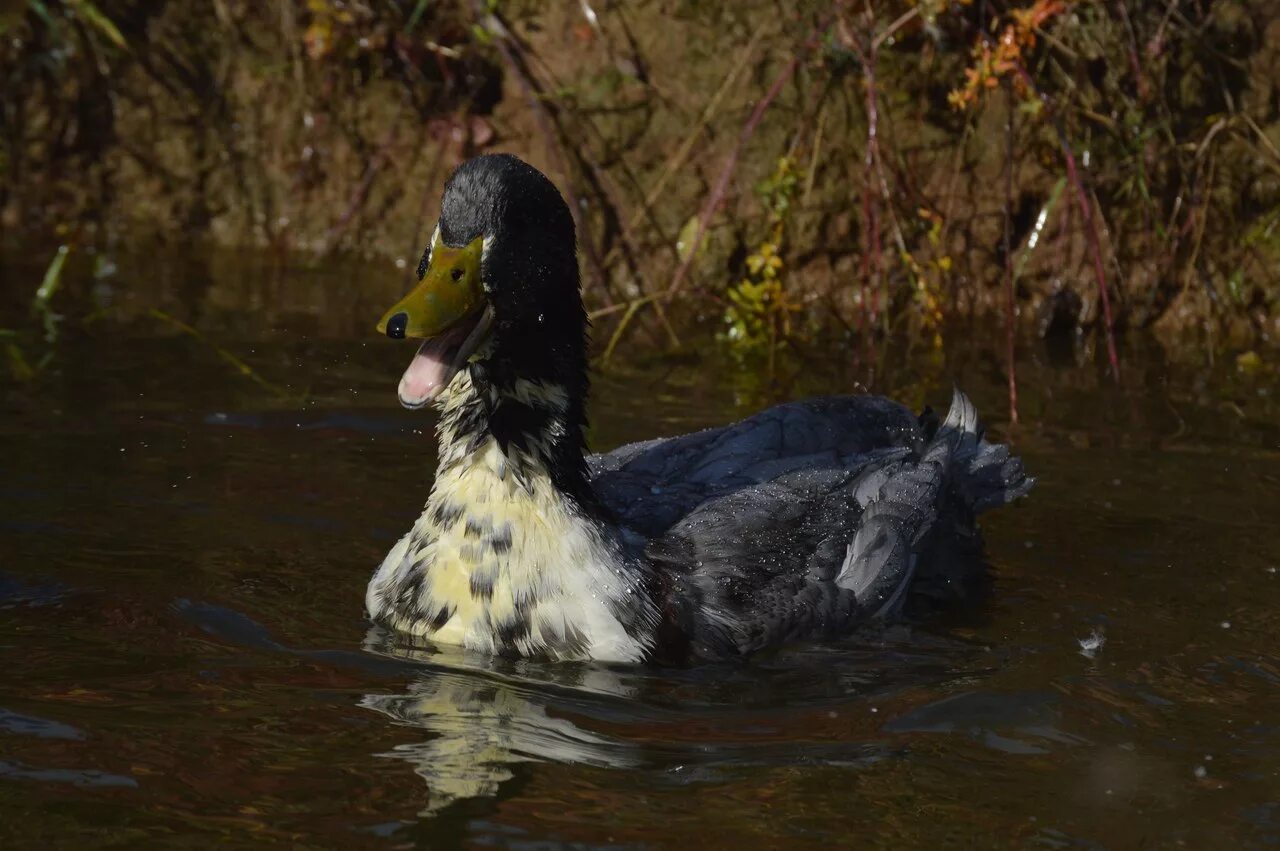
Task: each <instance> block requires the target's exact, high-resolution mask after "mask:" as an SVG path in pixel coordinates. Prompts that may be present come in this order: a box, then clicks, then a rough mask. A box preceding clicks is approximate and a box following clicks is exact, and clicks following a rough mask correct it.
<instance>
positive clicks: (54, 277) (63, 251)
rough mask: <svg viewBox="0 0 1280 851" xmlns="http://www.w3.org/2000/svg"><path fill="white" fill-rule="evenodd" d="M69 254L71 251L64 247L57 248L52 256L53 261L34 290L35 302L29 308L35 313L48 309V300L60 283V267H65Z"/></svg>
mask: <svg viewBox="0 0 1280 851" xmlns="http://www.w3.org/2000/svg"><path fill="white" fill-rule="evenodd" d="M70 253H71V249H70V248H69V247H67V246H65V245H60V246H58V252H57V253H56V254H54V255H53V261H52V262H50V263H49V268H48V269H46V270H45V272H44V280H42V281H41V282H40V288H39V289H38V290H36V297H35V301H34V302H32V305H31V307H32V308H33V309H34V310H37V311H41V312H43V311H45V310H48V308H49V300H50V299H51V298H53V294H54V293H56V292H57V291H58V286H59V285H60V284H61V283H62V267H63V266H64V265H66V262H67V255H68V254H70Z"/></svg>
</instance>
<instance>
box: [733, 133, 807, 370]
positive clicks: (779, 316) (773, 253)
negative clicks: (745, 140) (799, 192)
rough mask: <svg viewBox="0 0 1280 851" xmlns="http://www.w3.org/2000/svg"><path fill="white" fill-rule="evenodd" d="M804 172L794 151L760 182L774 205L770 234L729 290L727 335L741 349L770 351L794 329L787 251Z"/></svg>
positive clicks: (763, 197) (765, 202)
mask: <svg viewBox="0 0 1280 851" xmlns="http://www.w3.org/2000/svg"><path fill="white" fill-rule="evenodd" d="M798 184H799V176H798V175H797V174H796V171H795V167H794V165H793V163H792V161H791V158H790V157H782V158H780V159H779V160H778V166H777V169H776V170H775V171H774V173H773V174H772V175H771V176H770V177H769V178H768V179H766V180H763V181H761V182H760V183H759V184H758V185H757V186H756V194H757V195H758V196H759V197H760V202H761V205H762V206H763V207H764V209H765V210H767V211H768V215H769V225H768V231H767V233H768V235H767V236H766V237H765V239H764V241H762V242H761V243H760V244H759V245H758V246H757V247H756V249H755V251H753V252H752V253H751V254H750V255H748V256H747V259H746V264H745V265H746V273H745V275H744V277H743V278H742V280H740V281H739V282H738V283H737V284H736V285H734V286H731V287H730V288H729V289H728V291H727V292H726V295H727V297H728V300H729V304H728V306H727V307H726V308H725V315H724V319H725V324H726V325H727V326H728V327H727V328H726V329H725V331H724V334H723V339H724V340H726V341H728V342H729V343H730V344H731V348H732V350H733V351H735V352H736V353H738V354H759V353H761V352H770V351H771V350H772V349H773V348H774V347H776V346H777V345H778V343H779V341H780V340H782V339H785V338H786V337H787V336H788V335H789V334H790V333H791V314H793V313H795V312H796V311H797V310H799V308H798V306H796V305H794V304H792V303H790V302H789V301H788V300H787V293H786V288H785V286H784V272H785V263H784V261H783V257H782V249H783V242H784V240H785V239H786V227H787V218H788V212H789V211H790V209H791V204H792V201H793V200H794V198H795V194H796V188H797V186H798Z"/></svg>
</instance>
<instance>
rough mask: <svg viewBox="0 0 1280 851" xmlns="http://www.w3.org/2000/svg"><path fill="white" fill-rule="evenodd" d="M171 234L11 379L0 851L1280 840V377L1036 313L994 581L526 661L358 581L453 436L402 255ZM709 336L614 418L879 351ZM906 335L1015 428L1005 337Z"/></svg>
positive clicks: (723, 402) (843, 374)
mask: <svg viewBox="0 0 1280 851" xmlns="http://www.w3.org/2000/svg"><path fill="white" fill-rule="evenodd" d="M166 257H167V255H164V256H157V257H152V258H146V259H145V261H144V260H135V261H134V262H133V265H132V266H131V265H130V264H129V263H127V262H125V261H122V262H121V264H120V267H121V268H120V270H119V271H118V272H117V273H116V274H115V275H114V276H110V277H107V278H105V279H103V280H99V281H97V282H94V281H92V280H91V279H90V278H89V277H88V275H87V270H85V269H82V270H80V271H79V272H76V271H74V270H72V271H69V273H68V275H69V278H68V282H67V283H66V285H65V289H64V290H63V292H61V293H60V294H59V296H58V298H59V301H58V302H57V306H58V309H59V310H60V311H62V312H65V313H66V314H67V318H66V319H65V320H64V321H63V322H61V324H59V325H58V326H57V328H58V339H57V342H56V344H53V346H52V351H53V352H54V354H53V358H52V360H51V361H50V364H49V366H48V367H47V368H46V370H45V371H44V372H43V373H42V374H40V375H39V376H37V377H36V378H34V379H32V380H30V381H25V382H17V381H14V380H11V379H9V378H5V379H3V381H4V383H3V384H0V391H3V392H2V395H0V447H2V448H3V452H2V454H0V664H2V665H3V673H0V846H3V847H5V848H25V847H32V848H37V847H39V848H44V847H75V848H90V847H129V848H135V847H137V848H147V847H164V848H175V847H188V846H190V847H196V846H199V847H207V846H208V844H209V843H210V841H216V842H219V843H221V845H222V846H223V847H243V848H264V847H290V848H318V847H344V848H366V847H367V848H412V847H441V846H450V845H454V844H458V843H466V844H469V845H475V846H501V847H506V846H511V847H518V848H556V847H566V846H567V847H575V848H633V847H668V846H669V847H683V846H684V845H686V844H687V842H688V841H689V840H690V838H694V839H696V840H697V841H699V842H701V843H703V844H706V845H708V846H710V847H730V846H738V847H770V846H772V847H777V846H782V845H785V846H789V847H799V848H803V847H813V848H828V847H832V846H833V845H851V844H856V845H859V846H895V847H900V846H916V847H920V846H934V845H938V844H952V845H958V846H962V847H971V846H983V847H989V846H1001V847H1003V846H1017V847H1047V848H1058V847H1109V848H1129V847H1170V846H1174V845H1177V844H1183V845H1186V846H1188V847H1235V846H1248V847H1263V846H1268V845H1275V844H1280V651H1277V649H1276V646H1277V643H1276V637H1277V635H1280V616H1278V615H1277V612H1280V575H1278V574H1277V569H1278V568H1280V544H1278V543H1277V542H1276V540H1275V538H1274V537H1273V535H1272V531H1273V529H1274V526H1275V520H1274V518H1275V510H1276V508H1275V506H1276V504H1277V500H1276V498H1275V497H1276V492H1277V486H1278V485H1280V454H1278V453H1277V443H1278V438H1280V429H1277V427H1276V425H1275V419H1274V414H1275V407H1276V406H1275V402H1274V399H1273V398H1272V397H1271V396H1270V395H1269V390H1270V382H1271V380H1270V379H1268V378H1265V377H1249V376H1240V375H1236V374H1235V373H1234V372H1233V370H1231V369H1230V368H1229V364H1228V365H1227V366H1222V365H1219V366H1217V367H1208V366H1206V367H1173V366H1169V365H1167V364H1165V363H1164V362H1163V361H1162V360H1161V358H1160V356H1159V355H1158V353H1156V352H1154V351H1153V350H1152V349H1151V348H1150V347H1141V346H1136V345H1132V344H1131V345H1130V346H1129V351H1128V352H1127V356H1126V364H1125V366H1126V371H1125V381H1124V384H1123V386H1122V387H1120V388H1116V387H1114V386H1112V385H1110V384H1109V383H1108V381H1107V380H1106V378H1105V375H1104V370H1103V369H1102V368H1100V367H1099V365H1098V364H1097V363H1096V362H1095V361H1094V360H1092V359H1090V358H1089V357H1088V356H1087V355H1079V354H1077V355H1075V356H1071V355H1070V353H1068V355H1067V357H1066V358H1065V360H1064V357H1063V354H1062V353H1057V354H1056V355H1053V354H1051V353H1049V352H1047V351H1046V350H1044V349H1043V348H1041V347H1039V346H1034V347H1032V346H1028V347H1027V351H1026V353H1025V359H1024V360H1023V362H1022V363H1021V381H1022V388H1021V389H1022V414H1023V418H1024V422H1023V424H1022V426H1020V427H1019V428H1018V430H1017V431H1016V433H1015V434H1014V438H1015V440H1016V444H1017V449H1018V451H1019V452H1020V453H1022V455H1023V456H1024V458H1025V461H1026V464H1027V467H1028V469H1029V470H1030V471H1031V472H1032V473H1033V474H1035V475H1036V476H1038V477H1039V479H1040V484H1039V486H1038V488H1037V489H1036V491H1035V492H1034V493H1033V495H1032V497H1031V498H1030V499H1029V500H1026V501H1025V502H1024V503H1022V504H1020V505H1018V506H1016V507H1014V508H1012V509H1008V510H1004V511H1001V512H998V513H996V514H993V515H989V516H988V517H987V519H986V522H985V531H986V539H987V552H988V557H989V560H990V562H991V565H992V571H993V574H994V577H995V582H994V588H993V590H992V593H991V595H990V596H989V597H988V598H986V599H983V600H977V601H975V602H974V604H973V605H972V606H969V607H967V608H965V609H963V610H961V611H958V612H955V613H951V614H949V615H947V616H944V617H940V618H938V619H935V620H931V621H928V622H925V623H921V624H912V625H910V626H899V627H894V628H892V629H890V630H888V631H887V632H883V633H877V634H869V635H862V636H858V637H856V638H854V639H851V640H849V641H847V642H844V643H842V644H840V645H835V646H826V647H797V648H793V649H790V650H788V651H786V652H784V653H781V654H777V655H773V656H769V657H765V658H760V659H757V660H754V661H753V662H751V663H750V664H745V665H733V666H716V667H704V668H696V669H690V670H680V671H654V670H645V669H636V668H627V667H609V666H587V665H558V666H548V665H542V664H529V663H518V662H509V661H508V662H495V661H491V660H487V659H483V658H478V657H474V656H469V655H467V654H465V653H461V652H459V651H440V652H434V651H429V650H426V649H424V648H415V647H413V646H410V645H406V644H405V643H403V642H401V641H398V640H397V639H396V638H395V637H394V636H389V635H386V634H383V633H380V632H378V631H377V630H371V629H370V628H369V626H368V624H367V623H366V622H365V621H364V619H363V616H362V611H361V605H362V600H363V593H364V586H365V582H366V581H367V579H368V575H369V573H370V571H371V570H372V568H373V567H374V566H375V565H376V564H377V563H378V561H379V560H380V559H381V557H382V555H383V553H384V552H385V551H386V549H387V548H388V547H389V546H390V545H391V543H392V542H393V541H394V539H395V538H396V537H397V536H398V535H399V534H400V533H401V532H402V531H404V530H405V529H406V528H407V527H408V525H409V523H410V522H411V521H412V519H413V517H414V516H416V513H417V511H418V509H419V508H420V506H421V503H422V502H423V501H424V499H425V496H426V493H427V490H428V487H429V484H430V477H431V469H432V466H433V457H432V446H431V439H430V427H431V424H432V419H431V417H430V415H429V414H413V413H409V412H405V411H401V410H399V409H398V408H397V406H396V404H395V400H394V385H395V381H396V379H397V377H398V375H399V372H400V370H401V369H402V368H403V366H404V364H405V362H406V361H407V358H408V357H409V354H410V352H409V349H408V348H407V347H406V346H405V345H403V344H401V345H397V344H394V343H392V342H389V341H381V340H378V339H376V338H375V337H374V336H373V335H372V333H371V330H370V326H371V324H372V322H373V320H374V319H375V318H376V317H377V316H378V315H379V313H380V310H381V308H382V307H383V306H384V304H385V303H389V301H388V299H389V298H391V297H392V296H393V295H394V294H395V292H396V291H397V290H398V289H399V287H400V282H399V281H398V280H396V279H395V275H396V273H395V272H394V270H391V271H387V270H382V269H377V270H368V269H364V270H358V269H356V270H353V269H352V268H350V267H344V268H343V269H338V270H330V271H328V272H322V273H320V272H298V271H289V270H286V271H283V272H280V271H279V270H277V271H274V272H273V271H272V270H271V269H270V268H268V267H266V266H255V265H252V264H250V265H249V267H248V268H247V269H246V268H245V267H244V260H243V258H241V259H240V260H238V261H232V260H228V259H219V258H216V257H215V258H212V259H210V258H203V259H200V258H196V259H191V258H187V259H184V260H182V261H178V260H173V259H171V258H170V259H166ZM237 263H238V264H240V265H237ZM42 265H43V263H39V264H36V265H35V267H34V268H33V266H32V264H25V263H22V262H19V261H10V262H9V264H8V265H7V266H5V267H3V268H4V274H5V286H4V287H3V293H4V295H3V298H4V299H7V301H6V302H4V306H3V309H2V312H0V326H3V327H9V328H19V329H26V328H28V327H29V326H32V323H33V320H32V319H31V318H30V317H29V316H28V314H27V308H26V305H25V293H26V292H28V291H29V288H28V286H27V284H28V282H32V281H37V282H38V280H39V274H40V272H41V271H42V269H41V268H40V267H41V266H42ZM226 269H239V270H241V271H240V272H239V273H237V274H228V273H226V272H225V270H226ZM353 275H359V276H360V278H359V279H360V280H365V279H368V280H375V281H376V283H369V284H365V285H362V286H361V287H355V286H353V285H351V284H350V283H349V282H350V281H351V280H353ZM151 308H159V309H161V310H163V311H165V313H166V314H169V315H171V316H172V317H174V318H177V319H180V320H182V321H184V322H188V323H190V324H191V325H193V326H195V328H196V329H197V330H198V331H199V332H200V334H201V335H202V338H199V339H198V338H196V337H193V336H191V335H190V334H187V333H184V332H182V331H179V330H177V328H176V326H175V325H174V324H173V323H172V322H170V321H168V320H165V319H162V318H158V317H156V316H153V315H151V314H149V313H148V311H149V310H150V309H151ZM9 339H14V338H9ZM17 339H19V340H20V342H21V343H22V345H23V346H24V347H25V349H26V350H28V355H29V357H28V359H29V360H35V356H37V355H39V354H40V353H41V352H43V351H46V350H49V349H50V347H49V346H48V345H47V344H45V343H43V342H41V340H40V339H39V335H38V334H37V333H35V332H32V331H28V330H23V331H22V333H21V335H20V337H19V338H17ZM0 342H3V341H0ZM215 347H216V348H215ZM693 350H694V352H695V354H692V355H688V354H687V355H684V356H681V357H678V358H661V357H656V356H655V357H647V358H642V357H640V356H638V355H634V356H631V358H630V361H629V367H628V368H627V369H626V370H616V371H611V372H610V373H608V374H607V375H604V376H602V377H600V378H598V379H597V382H596V395H595V397H594V403H593V405H592V409H591V410H592V417H593V432H592V438H593V442H594V444H595V445H596V446H597V447H598V448H607V447H609V446H612V445H615V444H617V443H620V442H623V441H627V440H633V439H638V438H641V437H648V436H653V435H655V434H663V433H672V432H676V431H681V430H686V429H689V428H694V427H698V426H701V425H706V424H711V423H717V422H722V421H725V420H728V419H731V418H735V417H738V416H741V415H743V414H745V413H747V412H749V411H750V410H752V409H754V408H756V407H758V406H760V405H762V404H766V403H767V402H769V401H771V400H773V399H775V398H785V397H788V396H796V395H804V394H806V393H811V392H820V391H828V392H829V391H836V390H839V389H842V388H844V387H849V386H852V385H853V383H854V382H855V381H857V380H865V379H866V375H865V369H863V368H862V367H857V366H851V365H850V364H849V361H850V360H851V358H850V356H849V355H848V352H847V351H844V350H841V349H836V350H834V351H832V350H826V351H825V352H823V353H822V354H820V355H819V354H818V353H817V352H812V351H811V352H807V353H804V354H803V356H802V357H799V358H795V359H792V360H789V361H787V363H786V364H784V365H783V368H782V378H781V379H780V380H779V381H777V382H776V383H775V384H772V385H771V384H769V382H766V381H762V380H760V379H759V378H758V376H757V375H756V374H753V373H750V372H744V371H742V370H737V369H735V368H733V367H732V365H731V364H729V363H727V362H726V361H724V360H723V359H721V358H717V357H715V356H713V355H710V354H707V353H709V352H711V351H712V350H713V345H712V344H711V343H705V344H703V345H701V346H697V347H693ZM220 351H221V353H220ZM698 353H701V354H698ZM229 357H230V358H235V359H237V361H238V362H242V363H243V364H244V365H245V366H246V367H247V368H249V369H250V370H251V371H252V376H248V375H246V374H242V372H241V371H240V370H239V368H238V367H237V366H236V364H235V362H233V361H232V360H229V359H228V358H229ZM1073 357H1074V360H1073V359H1072V358H1073ZM881 364H882V366H884V365H886V364H894V366H893V368H892V369H882V372H881V375H880V378H879V379H878V380H877V384H876V387H877V389H880V390H884V391H886V392H891V393H894V394H896V395H898V396H900V397H901V398H904V399H906V400H908V401H910V402H912V403H913V404H916V403H919V402H920V401H923V400H926V399H927V400H930V401H932V402H934V403H935V404H945V401H946V399H947V388H948V384H949V381H950V380H951V379H952V378H954V379H956V380H958V381H960V382H961V384H962V385H963V386H964V387H965V388H966V389H968V390H970V391H972V393H973V395H974V396H975V398H976V399H977V400H978V402H979V406H980V408H981V409H982V410H983V411H984V412H987V415H988V419H989V420H990V422H991V425H992V426H993V428H995V429H996V430H997V431H1003V430H1005V429H1006V427H1007V426H1006V424H1005V423H1003V422H1002V419H1003V415H1002V412H1003V410H1004V397H1003V387H1002V383H1001V382H1002V378H1001V374H1000V368H999V361H998V359H997V357H996V356H994V355H992V354H990V353H987V352H985V351H983V350H982V349H981V348H980V347H966V346H963V345H959V346H956V347H955V348H954V349H953V350H952V351H951V352H949V353H948V357H947V358H946V359H945V360H939V359H937V358H930V357H927V356H922V355H921V354H920V353H916V354H915V355H913V356H912V357H910V358H908V359H906V360H903V361H902V362H901V365H899V361H898V356H897V355H892V356H890V355H885V356H882V359H881Z"/></svg>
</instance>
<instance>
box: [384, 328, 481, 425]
mask: <svg viewBox="0 0 1280 851" xmlns="http://www.w3.org/2000/svg"><path fill="white" fill-rule="evenodd" d="M474 325H475V323H473V322H462V323H459V324H458V325H455V326H454V327H453V328H450V329H449V330H448V331H445V332H444V333H443V334H441V335H439V336H437V337H432V338H431V339H430V340H424V341H423V342H422V345H421V346H419V347H418V353H417V354H416V355H414V356H413V360H412V361H411V362H410V363H409V368H408V369H406V370H405V371H404V375H403V376H401V378H400V388H399V392H400V404H401V405H404V406H405V407H406V408H421V407H422V406H423V405H425V404H427V403H428V402H430V401H431V400H432V399H434V398H435V397H436V396H437V395H438V394H439V393H440V391H441V390H443V389H444V388H445V387H446V386H448V384H449V382H450V381H451V380H452V379H453V376H454V375H455V374H456V373H457V371H458V366H459V364H458V362H457V361H458V350H459V348H460V347H461V346H462V342H463V341H464V340H465V339H466V338H467V334H468V332H470V331H471V329H472V328H473V327H474Z"/></svg>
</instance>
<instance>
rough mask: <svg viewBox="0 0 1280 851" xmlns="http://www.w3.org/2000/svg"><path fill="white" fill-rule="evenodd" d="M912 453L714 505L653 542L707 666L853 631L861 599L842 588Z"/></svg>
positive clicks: (872, 456)
mask: <svg viewBox="0 0 1280 851" xmlns="http://www.w3.org/2000/svg"><path fill="white" fill-rule="evenodd" d="M910 454H911V451H910V450H909V449H906V448H902V447H897V448H894V447H887V448H883V449H878V450H874V451H872V452H869V453H864V454H863V455H861V456H860V457H859V464H858V466H856V467H854V468H852V469H831V468H827V469H817V470H815V469H806V470H798V471H795V472H792V473H787V474H785V475H783V476H780V477H778V478H776V479H774V480H772V481H768V482H764V483H762V484H758V485H751V486H748V487H744V488H740V489H738V490H735V491H732V492H731V493H728V494H726V495H724V496H721V497H718V498H712V499H710V500H707V501H706V502H704V503H703V504H702V505H700V506H698V507H697V508H696V509H694V510H693V511H692V512H691V513H690V514H689V516H687V517H685V518H684V519H682V520H681V521H680V522H679V523H677V524H676V525H675V526H673V527H672V528H671V529H670V530H668V531H667V533H666V534H664V535H663V536H662V537H661V538H659V539H657V540H654V541H652V542H650V544H649V546H648V548H647V549H646V551H645V554H646V556H647V558H648V559H649V561H650V563H652V564H654V565H655V566H657V567H658V568H659V569H660V570H662V571H665V573H666V574H667V575H669V576H672V577H673V579H674V594H673V596H674V598H675V599H676V600H678V601H679V606H680V620H681V624H680V625H681V627H682V631H683V632H684V634H685V635H688V636H689V637H690V638H691V640H692V643H693V645H694V646H693V651H694V653H695V654H696V655H698V656H701V657H703V658H712V659H715V658H724V657H727V656H735V655H739V654H747V653H751V652H753V651H755V650H759V649H761V648H764V647H770V646H776V645H778V644H781V643H784V642H786V641H790V640H793V639H802V638H806V639H820V638H828V637H832V636H836V635H841V634H844V633H846V632H848V631H849V629H850V627H851V626H852V625H853V624H854V623H855V622H856V621H858V620H861V619H864V618H865V617H866V616H867V614H868V611H867V607H866V606H865V605H863V604H862V600H861V597H860V596H859V594H858V593H857V592H856V591H855V590H854V589H850V588H844V587H842V586H840V585H839V584H838V583H837V582H836V581H835V580H836V577H837V575H838V574H839V572H840V569H841V566H842V565H843V564H844V562H845V558H846V554H847V553H848V551H849V544H850V542H851V541H853V540H854V538H855V536H856V534H857V530H858V527H859V524H860V522H861V518H862V516H863V514H864V509H865V506H866V504H867V502H866V500H867V498H868V496H869V495H871V494H873V493H875V492H876V491H877V490H878V488H877V487H876V483H877V482H879V481H881V480H882V477H883V474H884V473H885V472H886V471H895V470H898V469H900V468H902V467H904V466H908V465H910V464H911V463H912V462H911V460H910V458H909V456H910Z"/></svg>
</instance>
